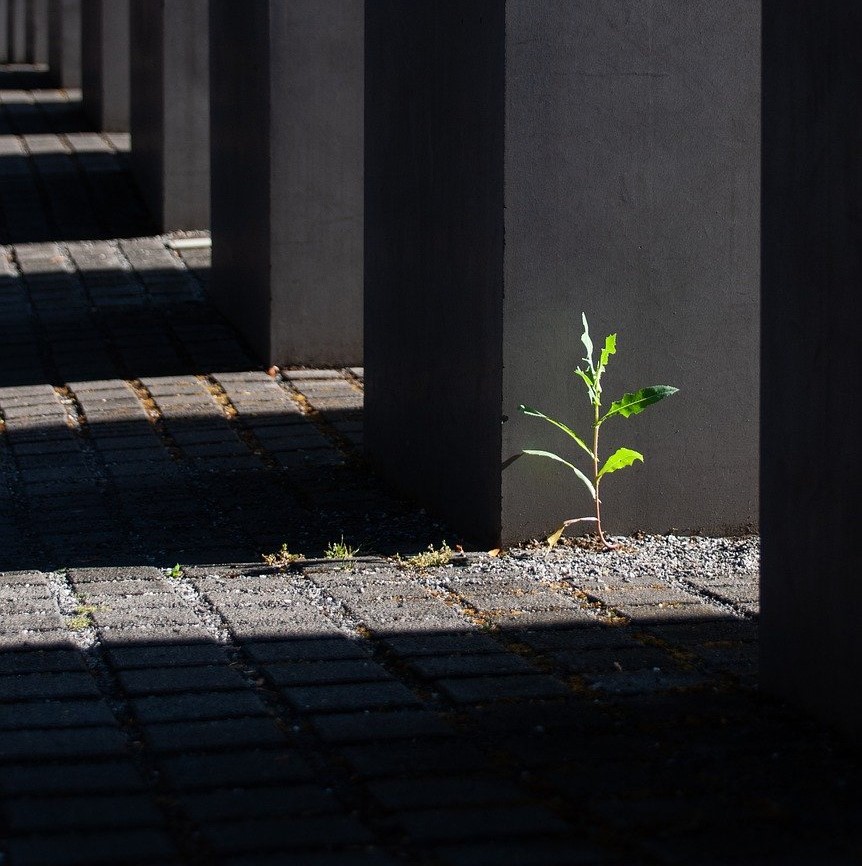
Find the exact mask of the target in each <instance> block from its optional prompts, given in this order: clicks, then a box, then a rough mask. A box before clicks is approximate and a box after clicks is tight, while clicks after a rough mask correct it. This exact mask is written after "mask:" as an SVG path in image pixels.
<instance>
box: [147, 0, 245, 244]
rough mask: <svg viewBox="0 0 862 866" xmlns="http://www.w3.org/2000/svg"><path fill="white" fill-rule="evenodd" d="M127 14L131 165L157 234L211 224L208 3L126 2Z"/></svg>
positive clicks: (191, 0)
mask: <svg viewBox="0 0 862 866" xmlns="http://www.w3.org/2000/svg"><path fill="white" fill-rule="evenodd" d="M243 6H245V4H243ZM131 12H132V22H131V34H132V43H131V44H132V68H131V93H132V100H131V133H132V169H133V171H134V173H135V176H136V178H137V180H138V184H139V186H140V188H141V192H142V193H143V195H144V198H145V200H146V201H147V204H148V206H149V208H150V211H151V212H152V214H153V216H154V217H155V219H156V223H157V224H158V225H159V227H160V229H161V230H162V231H171V230H175V229H201V228H209V223H210V217H209V212H210V200H209V195H210V193H209V189H210V187H209V175H210V154H209V19H208V12H209V10H208V2H207V0H132V7H131ZM247 62H249V63H254V62H256V58H254V57H249V58H247Z"/></svg>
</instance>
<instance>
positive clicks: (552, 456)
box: [524, 448, 596, 499]
mask: <svg viewBox="0 0 862 866" xmlns="http://www.w3.org/2000/svg"><path fill="white" fill-rule="evenodd" d="M524 454H530V455H532V456H533V457H547V458H548V459H550V460H556V461H557V462H558V463H562V464H563V465H564V466H568V467H569V469H571V470H572V472H574V473H575V475H577V476H578V478H580V479H581V481H583V482H584V485H585V486H586V488H587V490H589V491H590V496H592V497H593V499H595V498H596V488H595V487H593V482H592V481H590V479H589V478H587V476H586V475H584V473H583V472H581V470H580V469H578V467H577V466H573V465H572V464H571V463H569V461H568V460H563V458H562V457H560V455H559V454H554V453H553V452H552V451H533V450H530V449H527V448H525V449H524Z"/></svg>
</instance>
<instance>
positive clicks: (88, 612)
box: [66, 603, 99, 631]
mask: <svg viewBox="0 0 862 866" xmlns="http://www.w3.org/2000/svg"><path fill="white" fill-rule="evenodd" d="M97 610H99V606H98V605H96V604H84V603H81V604H78V605H75V615H74V616H72V617H69V619H68V620H66V625H67V626H68V627H69V628H70V629H72V631H86V630H87V629H88V628H90V627H91V626H92V625H93V616H92V615H93V614H94V613H95V612H96V611H97Z"/></svg>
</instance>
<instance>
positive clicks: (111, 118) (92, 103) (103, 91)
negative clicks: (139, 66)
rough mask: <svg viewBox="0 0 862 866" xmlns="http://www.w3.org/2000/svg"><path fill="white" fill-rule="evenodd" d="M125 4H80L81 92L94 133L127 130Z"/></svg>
mask: <svg viewBox="0 0 862 866" xmlns="http://www.w3.org/2000/svg"><path fill="white" fill-rule="evenodd" d="M129 50H130V48H129V0H82V5H81V65H82V69H81V89H82V92H83V100H84V111H85V113H86V114H87V116H88V117H89V119H90V120H91V122H92V123H94V124H95V126H96V129H99V130H104V131H107V132H128V130H129Z"/></svg>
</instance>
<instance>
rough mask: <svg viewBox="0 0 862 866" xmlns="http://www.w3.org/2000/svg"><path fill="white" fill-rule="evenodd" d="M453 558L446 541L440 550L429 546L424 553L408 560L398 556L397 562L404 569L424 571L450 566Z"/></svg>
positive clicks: (409, 557)
mask: <svg viewBox="0 0 862 866" xmlns="http://www.w3.org/2000/svg"><path fill="white" fill-rule="evenodd" d="M452 556H453V553H452V548H451V547H449V545H448V544H446V542H445V541H444V542H443V543H442V544H441V545H440V549H439V550H435V548H434V545H433V544H429V545H428V549H427V550H423V551H422V553H417V554H416V555H415V556H408V557H407V558H406V559H402V558H401V554H396V556H395V560H396V562H397V563H398V565H399V566H401V567H402V568H409V569H412V570H413V571H423V570H424V569H426V568H435V567H439V566H443V565H448V564H449V563H450V562H451V561H452Z"/></svg>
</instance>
